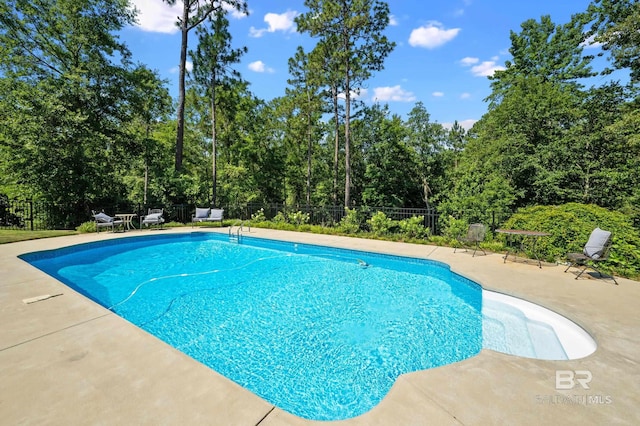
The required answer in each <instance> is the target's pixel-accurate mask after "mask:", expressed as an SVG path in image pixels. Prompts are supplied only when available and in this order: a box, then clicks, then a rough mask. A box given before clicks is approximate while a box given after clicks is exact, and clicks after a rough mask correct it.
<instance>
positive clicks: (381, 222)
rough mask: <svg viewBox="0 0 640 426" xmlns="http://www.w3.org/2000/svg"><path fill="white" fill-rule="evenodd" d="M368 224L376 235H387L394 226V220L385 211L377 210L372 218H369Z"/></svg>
mask: <svg viewBox="0 0 640 426" xmlns="http://www.w3.org/2000/svg"><path fill="white" fill-rule="evenodd" d="M367 224H369V227H370V228H371V232H373V233H374V235H376V236H382V235H387V234H388V233H389V231H391V228H392V227H393V220H392V219H391V218H388V217H387V215H386V214H384V212H376V214H374V215H373V216H371V219H369V220H367Z"/></svg>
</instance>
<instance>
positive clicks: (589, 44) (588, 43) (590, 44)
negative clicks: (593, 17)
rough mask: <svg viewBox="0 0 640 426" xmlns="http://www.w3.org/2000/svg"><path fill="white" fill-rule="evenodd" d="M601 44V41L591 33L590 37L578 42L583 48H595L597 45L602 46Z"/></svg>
mask: <svg viewBox="0 0 640 426" xmlns="http://www.w3.org/2000/svg"><path fill="white" fill-rule="evenodd" d="M602 45H603V44H602V43H600V42H598V41H596V36H595V35H592V36H591V37H589V38H588V39H586V40H585V41H583V42H582V43H580V46H581V47H582V48H584V49H597V48H599V47H602Z"/></svg>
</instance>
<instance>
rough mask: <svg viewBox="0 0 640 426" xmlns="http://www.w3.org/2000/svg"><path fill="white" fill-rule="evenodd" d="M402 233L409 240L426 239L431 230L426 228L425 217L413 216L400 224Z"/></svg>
mask: <svg viewBox="0 0 640 426" xmlns="http://www.w3.org/2000/svg"><path fill="white" fill-rule="evenodd" d="M398 226H399V227H400V233H401V234H402V235H403V236H405V237H407V238H426V237H428V236H429V230H428V229H427V228H425V227H424V216H413V217H411V218H408V219H403V220H401V221H400V222H399V223H398Z"/></svg>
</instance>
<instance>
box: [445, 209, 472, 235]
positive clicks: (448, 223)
mask: <svg viewBox="0 0 640 426" xmlns="http://www.w3.org/2000/svg"><path fill="white" fill-rule="evenodd" d="M442 226H443V229H442V235H443V236H444V237H446V238H447V239H448V240H449V241H456V240H457V239H458V238H460V237H461V236H463V235H466V233H467V229H468V228H469V223H468V222H467V221H466V220H464V219H456V218H455V217H453V216H451V215H449V216H447V217H446V218H444V219H443V220H442Z"/></svg>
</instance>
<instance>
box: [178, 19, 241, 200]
mask: <svg viewBox="0 0 640 426" xmlns="http://www.w3.org/2000/svg"><path fill="white" fill-rule="evenodd" d="M209 21H210V23H211V29H208V28H207V27H205V26H200V27H198V28H197V29H196V34H197V35H198V47H197V49H196V50H195V51H194V52H190V54H191V57H192V59H193V79H194V81H195V82H196V84H197V85H198V86H199V87H201V88H204V91H205V93H206V94H207V95H208V97H209V98H210V100H211V102H210V109H211V181H212V185H211V187H212V188H211V207H215V206H216V201H217V192H216V188H217V176H218V174H217V164H216V163H217V157H218V156H217V149H216V148H217V145H216V142H217V140H216V88H217V87H218V86H219V85H224V84H232V83H233V82H232V81H230V79H235V80H239V79H240V78H241V77H240V73H239V72H238V71H236V70H234V69H232V68H231V65H232V64H237V63H238V62H240V58H241V56H242V55H243V54H244V53H246V52H247V48H246V47H243V48H239V49H233V48H232V47H231V34H230V33H229V20H228V19H226V17H225V12H224V11H222V10H218V11H216V13H215V14H213V15H212V16H210V19H209Z"/></svg>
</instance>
